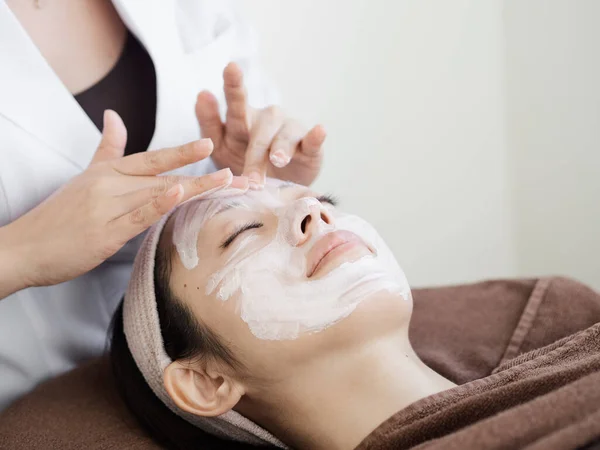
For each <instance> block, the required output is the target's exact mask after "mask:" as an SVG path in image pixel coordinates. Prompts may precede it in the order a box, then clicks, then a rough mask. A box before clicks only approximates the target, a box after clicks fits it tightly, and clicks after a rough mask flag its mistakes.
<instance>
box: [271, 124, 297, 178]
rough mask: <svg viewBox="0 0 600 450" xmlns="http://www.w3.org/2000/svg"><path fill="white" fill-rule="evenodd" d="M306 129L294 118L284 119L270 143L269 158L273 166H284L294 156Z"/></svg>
mask: <svg viewBox="0 0 600 450" xmlns="http://www.w3.org/2000/svg"><path fill="white" fill-rule="evenodd" d="M305 133H306V129H305V128H304V127H303V126H302V125H301V124H300V123H299V122H297V121H295V120H288V121H286V122H285V123H284V124H283V126H282V127H281V129H280V130H279V132H278V133H277V135H276V136H275V139H273V143H272V144H271V150H270V153H269V159H270V160H271V163H272V164H273V165H274V166H275V167H279V168H281V167H285V166H287V165H288V163H289V162H290V161H291V160H292V158H293V157H294V153H295V152H296V148H297V147H298V145H299V144H300V141H301V140H302V138H303V137H304V134H305Z"/></svg>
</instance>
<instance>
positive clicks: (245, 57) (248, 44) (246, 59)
mask: <svg viewBox="0 0 600 450" xmlns="http://www.w3.org/2000/svg"><path fill="white" fill-rule="evenodd" d="M226 3H230V2H226ZM232 15H233V21H234V27H235V29H236V36H237V46H236V50H237V51H238V52H239V54H237V55H234V61H235V62H237V63H238V64H239V65H240V67H241V68H242V71H243V72H244V82H245V84H246V88H247V90H248V103H249V104H250V105H251V106H253V107H255V108H264V107H266V106H269V105H274V104H280V98H279V93H278V92H277V90H276V89H275V87H274V85H273V83H272V82H271V81H270V80H269V79H268V77H267V75H266V74H265V72H264V71H263V69H262V67H261V64H260V59H259V40H258V35H257V33H256V31H255V30H254V29H253V28H252V27H251V26H250V24H249V23H248V22H247V21H246V20H245V19H244V17H242V14H241V13H240V11H238V10H236V9H232Z"/></svg>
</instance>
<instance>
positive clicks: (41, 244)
mask: <svg viewBox="0 0 600 450" xmlns="http://www.w3.org/2000/svg"><path fill="white" fill-rule="evenodd" d="M126 140H127V130H126V129H125V125H124V124H123V121H122V120H121V118H120V117H119V116H118V114H117V113H115V112H114V111H106V112H105V115H104V130H103V132H102V140H101V142H100V145H99V147H98V149H97V150H96V153H95V155H94V157H93V159H92V161H91V163H90V165H89V167H88V168H87V169H86V170H85V171H83V172H82V173H81V174H79V175H78V176H76V177H75V178H73V179H72V180H71V181H70V182H69V183H67V184H65V185H64V186H63V187H61V188H60V189H59V190H58V191H56V192H55V193H54V194H53V195H51V196H50V197H49V198H47V199H46V200H45V201H44V202H42V203H41V204H40V205H38V206H37V207H35V208H33V209H32V210H31V211H29V212H28V213H26V214H25V215H23V216H21V217H20V218H18V219H17V220H15V221H13V222H11V223H10V224H8V225H6V226H4V227H1V228H0V242H1V243H2V246H1V247H2V248H1V250H2V251H4V252H6V253H7V254H9V255H10V258H9V259H10V260H11V262H12V265H11V270H12V272H14V274H12V275H14V276H12V277H9V279H8V281H7V282H6V283H4V284H2V285H1V286H0V299H1V298H3V297H5V296H7V295H9V294H11V293H12V292H16V291H17V290H20V289H23V288H26V287H30V286H47V285H52V284H57V283H61V282H63V281H67V280H70V279H72V278H75V277H77V276H79V275H82V274H84V273H86V272H87V271H89V270H91V269H93V268H94V267H96V266H97V265H99V264H100V263H102V262H103V261H104V260H106V259H107V258H109V257H110V256H112V255H113V254H115V253H116V252H117V251H118V250H119V249H120V248H121V247H122V246H123V245H124V244H125V243H127V241H129V240H130V239H131V238H133V237H135V236H136V235H138V234H139V233H141V232H142V231H144V230H145V229H146V228H148V227H149V226H151V225H152V224H153V223H154V222H156V221H158V220H159V219H160V218H161V217H162V216H163V215H164V214H166V213H167V212H168V211H169V210H171V209H172V208H174V207H175V206H177V205H178V204H179V203H181V202H183V201H185V200H187V199H189V198H191V197H194V196H196V195H200V194H206V193H209V192H214V191H215V190H219V189H223V188H225V187H233V188H237V189H241V190H245V189H248V180H247V179H246V178H244V177H234V176H233V175H232V173H231V171H230V170H229V169H223V170H220V171H218V172H215V173H212V174H210V175H205V176H200V177H189V176H175V175H169V176H157V175H160V174H162V173H164V172H169V171H171V170H174V169H177V168H179V167H183V166H185V165H187V164H191V163H195V162H196V161H199V160H201V159H204V158H206V157H208V156H209V155H210V154H211V151H212V149H213V144H212V142H211V141H210V139H202V140H200V141H194V142H190V143H188V144H184V145H182V146H179V147H175V148H168V149H162V150H156V151H151V152H144V153H136V154H133V155H129V156H125V157H123V152H124V149H125V143H126Z"/></svg>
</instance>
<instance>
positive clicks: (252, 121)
mask: <svg viewBox="0 0 600 450" xmlns="http://www.w3.org/2000/svg"><path fill="white" fill-rule="evenodd" d="M223 84H224V91H225V100H226V101H227V116H226V121H225V123H222V122H221V118H220V116H219V105H218V103H217V99H216V98H215V96H214V95H213V94H211V93H210V92H208V91H203V92H201V93H200V94H199V95H198V100H197V102H196V116H197V118H198V123H199V124H200V129H201V131H202V136H203V137H205V138H211V139H212V141H213V142H214V144H215V149H214V152H213V154H212V159H213V161H214V162H215V164H216V165H217V166H218V167H230V168H231V170H232V171H233V173H234V174H240V173H241V174H243V175H246V176H247V177H248V178H249V179H250V187H260V186H262V185H264V180H265V176H267V175H268V176H271V177H275V178H280V179H282V180H289V181H293V182H295V183H299V184H303V185H306V186H308V185H309V184H311V183H312V182H313V181H314V180H315V178H316V177H317V175H318V174H319V170H320V169H321V163H322V160H323V149H322V145H323V141H324V140H325V136H326V133H325V130H324V128H323V127H322V126H321V125H317V126H315V127H313V128H312V129H310V130H307V129H306V128H304V127H303V126H302V125H300V123H299V122H297V121H296V120H293V119H291V118H289V117H287V116H286V115H285V114H284V113H283V112H282V111H281V109H280V108H278V107H277V106H269V107H267V108H264V109H255V108H252V107H250V106H248V103H247V100H246V91H245V89H244V82H243V77H242V71H241V70H240V68H239V67H238V66H237V64H235V63H230V64H229V65H228V66H227V67H226V68H225V71H224V72H223Z"/></svg>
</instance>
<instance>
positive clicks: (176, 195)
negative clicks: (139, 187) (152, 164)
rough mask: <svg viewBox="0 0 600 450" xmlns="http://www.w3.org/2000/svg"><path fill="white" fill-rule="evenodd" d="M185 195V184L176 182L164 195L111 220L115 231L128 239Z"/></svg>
mask: <svg viewBox="0 0 600 450" xmlns="http://www.w3.org/2000/svg"><path fill="white" fill-rule="evenodd" d="M184 195H185V192H184V190H183V186H182V185H181V184H176V185H175V186H173V187H171V188H170V189H169V190H168V191H167V192H165V193H164V194H163V195H160V196H158V197H154V198H153V199H151V200H150V201H149V202H147V203H146V204H144V205H142V206H140V207H139V208H136V209H134V210H133V211H131V212H129V213H127V214H125V215H122V216H121V217H119V218H117V219H114V220H113V221H112V222H110V224H111V226H112V227H113V228H114V230H115V231H114V233H115V234H118V235H119V236H120V238H121V240H122V241H123V242H126V241H128V240H129V239H131V238H132V237H134V236H136V235H138V234H140V233H141V232H142V231H144V230H145V229H147V228H148V227H149V226H151V225H152V224H153V223H155V222H157V221H158V220H159V219H160V218H161V217H162V216H163V215H165V214H166V213H168V212H169V211H170V210H171V209H173V208H174V207H175V206H177V205H178V204H179V203H181V202H182V200H183V197H184Z"/></svg>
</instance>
